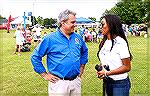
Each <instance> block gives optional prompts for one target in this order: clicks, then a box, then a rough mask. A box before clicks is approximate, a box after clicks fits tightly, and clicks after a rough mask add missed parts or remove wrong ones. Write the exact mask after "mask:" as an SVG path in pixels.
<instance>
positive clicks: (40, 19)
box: [36, 16, 44, 25]
mask: <svg viewBox="0 0 150 96" xmlns="http://www.w3.org/2000/svg"><path fill="white" fill-rule="evenodd" d="M36 20H37V22H38V24H41V25H43V24H44V20H43V17H41V16H39V17H37V18H36Z"/></svg>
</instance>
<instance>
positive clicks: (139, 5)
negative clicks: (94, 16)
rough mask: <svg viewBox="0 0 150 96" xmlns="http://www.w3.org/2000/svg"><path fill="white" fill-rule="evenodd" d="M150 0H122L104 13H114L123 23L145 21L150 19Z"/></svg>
mask: <svg viewBox="0 0 150 96" xmlns="http://www.w3.org/2000/svg"><path fill="white" fill-rule="evenodd" d="M149 10H150V0H144V1H143V0H122V1H121V2H118V3H117V4H116V6H114V7H113V8H112V9H111V10H109V11H108V10H106V11H105V12H104V14H107V13H113V14H116V15H118V16H119V17H120V18H121V21H122V23H126V24H129V25H130V24H132V23H144V22H147V21H149V20H150V19H149V18H150V16H149V13H150V11H149Z"/></svg>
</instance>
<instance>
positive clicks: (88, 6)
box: [0, 0, 118, 20]
mask: <svg viewBox="0 0 150 96" xmlns="http://www.w3.org/2000/svg"><path fill="white" fill-rule="evenodd" d="M117 1H118V0H0V2H1V3H0V14H1V15H2V16H3V17H6V18H8V17H9V15H10V14H11V15H12V17H17V16H23V13H24V12H26V15H27V13H28V12H32V14H33V15H34V16H36V17H38V16H42V17H43V18H57V17H58V15H59V13H60V12H61V11H62V10H65V9H70V10H72V11H74V12H76V13H77V15H76V17H86V18H87V17H96V18H97V19H98V20H99V18H100V17H101V15H102V13H103V12H104V11H105V10H106V9H108V10H109V9H111V8H112V7H114V6H115V4H116V3H117Z"/></svg>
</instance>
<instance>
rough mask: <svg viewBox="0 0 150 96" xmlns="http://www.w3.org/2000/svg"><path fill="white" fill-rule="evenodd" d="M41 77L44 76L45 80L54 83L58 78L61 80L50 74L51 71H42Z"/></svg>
mask: <svg viewBox="0 0 150 96" xmlns="http://www.w3.org/2000/svg"><path fill="white" fill-rule="evenodd" d="M40 75H41V77H43V78H44V79H45V80H47V81H50V82H52V83H56V82H57V81H58V80H60V78H58V77H56V76H54V75H52V74H50V73H46V72H45V73H42V74H40Z"/></svg>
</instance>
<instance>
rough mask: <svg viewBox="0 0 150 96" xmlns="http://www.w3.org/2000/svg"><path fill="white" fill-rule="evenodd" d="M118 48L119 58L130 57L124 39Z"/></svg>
mask: <svg viewBox="0 0 150 96" xmlns="http://www.w3.org/2000/svg"><path fill="white" fill-rule="evenodd" d="M118 50H119V54H120V58H121V59H123V58H128V57H130V54H129V50H128V46H127V43H126V41H123V42H121V43H120V44H119V47H118Z"/></svg>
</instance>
